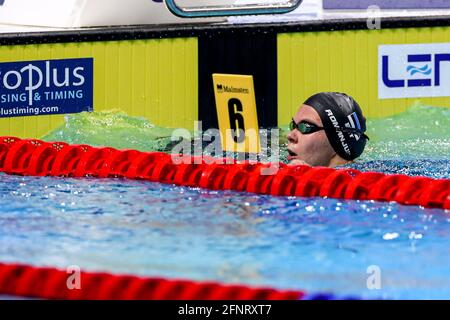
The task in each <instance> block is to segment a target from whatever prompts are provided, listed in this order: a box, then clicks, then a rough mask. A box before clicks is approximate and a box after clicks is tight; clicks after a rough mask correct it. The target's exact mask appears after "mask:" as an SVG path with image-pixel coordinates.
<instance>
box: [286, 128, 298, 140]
mask: <svg viewBox="0 0 450 320" xmlns="http://www.w3.org/2000/svg"><path fill="white" fill-rule="evenodd" d="M287 139H288V141H289V142H290V143H297V135H296V134H295V132H294V130H292V131H290V132H289V133H288V135H287Z"/></svg>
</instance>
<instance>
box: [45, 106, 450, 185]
mask: <svg viewBox="0 0 450 320" xmlns="http://www.w3.org/2000/svg"><path fill="white" fill-rule="evenodd" d="M367 128H368V130H367V134H368V135H369V137H370V141H369V142H368V143H367V146H366V150H365V151H364V153H363V155H362V156H361V157H360V158H359V159H357V161H356V162H355V163H354V164H352V165H351V166H352V167H355V168H357V169H359V170H363V171H367V170H377V171H382V172H386V173H393V172H396V173H399V172H401V173H405V174H411V175H428V176H432V177H436V178H438V177H440V178H443V177H449V176H450V163H449V161H448V159H449V155H450V130H449V128H450V109H449V108H444V107H430V106H423V105H415V106H412V107H411V108H409V110H408V111H406V112H403V113H400V114H397V115H395V116H391V117H387V118H382V119H372V120H368V121H367ZM172 131H173V129H170V128H163V127H159V126H156V125H154V124H153V123H151V122H150V121H148V120H147V119H145V118H143V117H131V116H128V115H126V114H125V113H123V112H120V111H117V110H111V111H104V112H92V113H80V114H73V115H68V116H66V118H65V124H64V125H62V126H61V127H59V128H57V129H56V130H54V131H53V132H51V133H49V134H47V135H46V136H44V137H43V138H42V139H43V140H45V141H65V142H68V143H73V144H81V143H84V144H89V145H94V146H111V147H114V148H119V149H125V148H133V149H136V150H140V151H165V152H170V150H171V149H172V146H173V145H174V143H176V142H173V141H171V134H172ZM288 132H289V131H288V126H287V125H286V126H282V127H281V128H280V136H279V142H280V161H282V162H287V155H288V154H287V150H286V147H287V139H286V135H287V133H288ZM195 143H203V150H204V149H205V147H206V145H208V144H209V143H210V142H202V141H198V140H195V141H194V140H193V144H195ZM267 145H269V146H270V145H271V144H270V143H269V142H267ZM192 150H196V148H195V147H192ZM271 153H272V150H270V149H269V152H268V154H271Z"/></svg>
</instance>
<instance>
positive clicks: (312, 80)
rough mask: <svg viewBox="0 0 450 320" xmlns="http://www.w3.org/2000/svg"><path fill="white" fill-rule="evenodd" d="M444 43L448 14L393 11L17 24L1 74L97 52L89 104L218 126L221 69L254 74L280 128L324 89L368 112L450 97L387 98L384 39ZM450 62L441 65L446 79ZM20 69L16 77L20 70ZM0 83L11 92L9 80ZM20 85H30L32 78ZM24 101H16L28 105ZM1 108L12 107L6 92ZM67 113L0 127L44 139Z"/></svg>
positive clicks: (261, 108)
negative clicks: (373, 23)
mask: <svg viewBox="0 0 450 320" xmlns="http://www.w3.org/2000/svg"><path fill="white" fill-rule="evenodd" d="M438 43H443V44H450V19H449V18H448V17H426V18H420V17H417V18H386V19H383V20H382V21H381V29H374V30H371V29H368V27H367V21H366V20H365V19H348V20H336V21H332V20H329V21H303V22H295V23H282V24H279V23H277V24H244V25H230V24H216V25H189V26H186V25H184V26H169V27H161V26H127V27H110V28H100V29H99V28H94V29H79V30H67V31H51V32H33V33H14V34H13V33H10V34H2V35H0V44H1V45H0V63H1V65H0V72H1V73H0V77H2V76H4V75H5V73H6V72H7V70H6V69H4V68H2V66H4V63H10V62H23V61H35V60H39V61H49V60H50V61H53V60H58V59H75V58H90V59H92V61H93V72H92V74H91V75H90V77H91V78H92V79H91V80H92V83H93V101H92V102H93V103H92V106H91V105H89V106H88V105H86V108H87V110H94V111H102V110H111V109H119V110H122V111H124V112H126V113H127V114H129V115H131V116H142V117H145V118H147V119H149V120H150V121H151V122H153V123H155V124H157V125H160V126H164V127H184V128H188V129H193V125H194V121H195V120H202V121H203V129H206V128H208V127H216V126H217V116H216V110H215V103H214V93H213V86H212V77H211V73H213V72H219V73H239V74H252V75H253V76H254V80H255V91H256V96H257V107H258V122H259V124H260V126H261V127H270V126H277V125H285V124H287V123H288V122H289V120H290V118H291V116H292V114H293V113H294V112H295V111H296V109H297V108H298V107H299V106H300V105H301V103H302V101H304V100H305V99H306V98H307V97H308V96H310V95H312V94H314V93H316V92H318V91H341V92H346V93H348V94H350V95H352V96H354V97H355V99H356V100H357V101H358V102H359V104H360V105H361V106H362V108H363V110H364V113H365V115H366V116H367V117H368V118H377V117H383V116H389V115H394V114H397V113H400V112H402V111H405V110H406V109H408V107H410V106H412V105H413V104H416V103H422V104H428V105H434V106H450V93H449V94H448V96H445V95H444V96H442V95H441V96H435V97H421V96H418V97H414V98H411V97H409V98H395V99H389V98H388V99H380V98H379V88H378V86H379V70H378V69H379V53H378V50H379V46H380V45H390V44H438ZM449 53H450V52H449ZM422 62H423V61H422ZM443 63H446V61H443ZM5 68H6V67H5ZM8 68H9V67H8ZM447 70H448V68H447V67H445V68H443V69H442V72H441V78H442V79H444V80H445V79H448V78H449V77H450V75H449V73H448V72H447ZM59 72H60V75H61V74H62V73H63V72H64V70H60V71H59ZM10 76H11V77H9V81H10V83H9V85H10V86H13V85H14V79H15V78H14V76H16V75H15V74H14V75H10ZM24 77H25V76H24ZM11 79H12V80H11ZM24 79H25V78H24ZM0 90H1V92H0V94H4V93H5V88H4V84H3V85H2V87H1V89H0ZM17 90H19V91H20V90H22V93H24V92H25V93H26V92H27V91H26V88H25V85H23V86H21V87H19V88H18V89H17ZM20 103H21V102H17V103H16V106H18V107H26V102H22V104H23V106H21V105H20ZM64 103H70V101H65V102H64ZM75 103H76V101H75ZM0 107H3V108H6V107H5V105H4V104H3V102H2V101H0ZM8 108H11V105H10V106H9V107H8ZM67 113H70V112H62V114H54V115H45V114H42V115H38V116H35V115H27V116H14V117H11V116H10V115H4V114H3V115H1V116H0V135H2V136H6V135H11V136H17V137H21V138H24V137H26V138H39V137H42V136H43V135H45V134H46V133H48V132H49V131H51V130H53V129H55V128H56V127H58V126H60V125H61V124H62V123H63V122H64V119H63V115H64V114H67Z"/></svg>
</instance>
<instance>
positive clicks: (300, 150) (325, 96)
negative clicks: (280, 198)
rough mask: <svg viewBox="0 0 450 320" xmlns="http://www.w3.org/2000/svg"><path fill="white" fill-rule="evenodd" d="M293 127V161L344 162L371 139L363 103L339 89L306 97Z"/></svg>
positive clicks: (290, 141) (290, 149)
mask: <svg viewBox="0 0 450 320" xmlns="http://www.w3.org/2000/svg"><path fill="white" fill-rule="evenodd" d="M290 130H291V131H290V132H289V134H288V136H287V139H288V152H289V156H288V160H289V164H290V165H310V166H324V167H336V166H340V165H344V164H347V163H349V162H352V161H353V160H354V159H356V158H358V157H359V156H360V155H361V154H362V152H363V151H364V147H365V145H366V142H367V140H369V137H367V136H366V135H365V134H364V132H365V131H366V119H365V118H364V116H363V114H362V111H361V108H360V106H359V105H358V103H357V102H356V101H355V100H354V99H353V98H352V97H350V96H348V95H346V94H344V93H337V92H321V93H318V94H315V95H313V96H312V97H310V98H309V99H308V100H306V101H305V102H304V103H303V105H302V106H301V107H300V108H299V110H298V111H297V113H296V114H295V116H294V118H293V119H292V121H291V124H290Z"/></svg>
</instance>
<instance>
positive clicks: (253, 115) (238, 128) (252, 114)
mask: <svg viewBox="0 0 450 320" xmlns="http://www.w3.org/2000/svg"><path fill="white" fill-rule="evenodd" d="M212 76H213V83H214V95H215V98H216V109H217V118H218V120H219V129H220V137H221V141H222V149H223V150H224V151H231V152H251V153H259V152H261V145H260V141H259V127H258V115H257V112H256V100H255V89H254V87H253V76H247V75H237V74H218V73H214V74H213V75H212Z"/></svg>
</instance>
